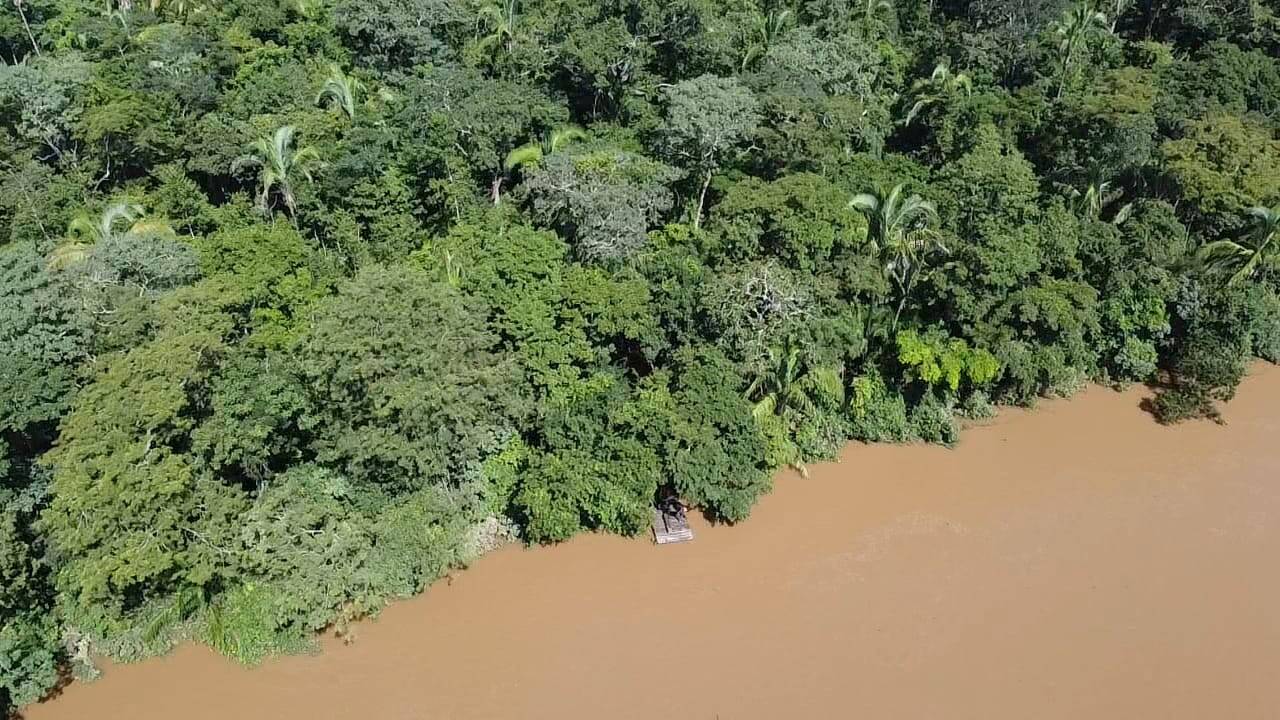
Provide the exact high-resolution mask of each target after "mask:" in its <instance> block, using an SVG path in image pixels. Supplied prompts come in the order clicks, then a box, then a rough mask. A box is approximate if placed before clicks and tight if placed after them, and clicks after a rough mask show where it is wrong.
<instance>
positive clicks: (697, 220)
mask: <svg viewBox="0 0 1280 720" xmlns="http://www.w3.org/2000/svg"><path fill="white" fill-rule="evenodd" d="M710 186H711V171H710V170H708V171H707V177H706V178H705V179H703V181H702V191H701V192H699V193H698V210H697V212H696V213H694V216H693V229H694V230H697V229H698V228H700V227H702V207H703V205H705V204H706V202H707V188H708V187H710Z"/></svg>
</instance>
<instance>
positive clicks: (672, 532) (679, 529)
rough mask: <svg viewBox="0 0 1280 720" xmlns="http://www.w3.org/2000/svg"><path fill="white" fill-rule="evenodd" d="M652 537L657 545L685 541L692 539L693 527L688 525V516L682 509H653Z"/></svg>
mask: <svg viewBox="0 0 1280 720" xmlns="http://www.w3.org/2000/svg"><path fill="white" fill-rule="evenodd" d="M653 539H654V540H656V541H657V543H658V544H659V545H666V544H667V543H678V542H687V541H689V540H692V539H693V528H690V527H689V518H688V516H687V515H685V512H684V509H683V508H680V510H679V511H674V512H673V511H664V510H662V509H660V508H656V507H655V508H654V509H653Z"/></svg>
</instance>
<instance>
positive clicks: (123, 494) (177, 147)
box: [0, 0, 1280, 705]
mask: <svg viewBox="0 0 1280 720" xmlns="http://www.w3.org/2000/svg"><path fill="white" fill-rule="evenodd" d="M1278 58H1280V2H1277V1H1276V0H1213V1H1212V2H1210V1H1209V0H1136V1H1135V0H1081V1H1075V0H1031V1H1030V2H1028V1H1027V0H1016V1H1015V0H674V1H668V0H662V1H658V0H596V1H594V2H587V1H585V0H500V1H499V2H496V3H495V2H486V1H483V0H364V1H363V2H355V1H354V0H222V1H220V2H209V1H207V0H149V2H147V0H106V1H104V0H92V1H90V0H9V1H6V2H4V3H3V7H0V60H2V61H3V65H0V508H2V510H3V513H2V514H0V621H2V622H3V627H2V628H0V704H5V705H21V704H25V703H29V702H32V701H34V700H36V699H38V698H40V697H41V696H42V695H43V694H44V693H45V692H46V691H47V690H48V689H49V688H50V687H52V686H53V685H54V684H55V683H56V682H57V681H58V679H59V677H64V676H65V675H66V674H67V673H69V672H72V671H76V672H82V673H85V672H91V665H89V663H88V658H89V654H90V653H92V652H105V653H108V654H111V655H113V656H115V657H119V658H124V659H130V658H136V657H141V656H143V655H146V654H151V653H155V652H160V651H163V650H165V649H167V648H169V647H171V646H172V645H173V644H174V643H175V642H178V641H179V640H182V639H185V638H195V639H199V640H202V641H204V642H207V643H210V644H211V645H213V646H214V647H216V648H218V649H219V650H221V651H223V652H225V653H227V654H229V655H232V656H235V657H237V658H240V659H242V660H244V661H247V662H253V661H256V660H258V659H260V658H262V657H264V656H265V655H267V654H270V653H273V652H279V651H285V650H289V649H291V648H295V647H300V646H305V645H306V643H307V642H308V640H309V638H311V636H312V634H313V633H314V632H315V631H316V630H318V629H320V628H324V627H326V626H330V625H332V624H335V623H336V624H338V625H339V626H340V625H341V623H343V622H344V621H346V620H349V619H351V618H355V617H359V616H361V615H364V614H367V613H369V612H373V611H376V610H377V609H378V607H379V606H380V605H381V604H382V603H384V602H385V601H386V600H388V599H390V598H395V597H400V596H404V595H408V594H412V593H415V592H418V591H420V590H422V588H423V587H424V586H425V585H427V584H428V583H430V582H432V581H433V580H434V579H436V578H438V577H440V576H441V575H442V574H443V573H445V572H447V571H448V570H449V569H450V568H453V567H457V566H459V565H462V564H465V563H466V562H467V561H468V560H469V559H471V558H474V557H475V556H477V555H478V554H480V553H482V552H484V551H485V550H486V549H489V548H491V547H493V546H495V545H496V544H498V543H502V542H506V541H510V540H517V539H518V540H523V541H526V542H548V541H558V540H563V539H566V538H568V537H570V536H572V535H574V534H575V533H578V532H582V531H584V530H604V531H610V532H617V533H637V532H640V531H641V530H642V529H643V528H645V527H646V523H647V522H648V518H649V512H650V510H649V508H650V506H651V504H652V502H653V500H654V497H655V493H658V492H660V491H663V490H665V489H671V490H674V491H675V492H677V493H679V495H680V496H682V497H683V498H684V499H685V500H686V501H687V502H689V503H691V504H693V505H696V506H698V507H700V508H701V509H702V510H704V511H705V512H706V513H707V514H708V515H710V516H711V517H713V518H716V519H721V520H725V521H737V520H740V519H742V518H744V517H746V516H747V514H748V513H749V512H750V510H751V507H752V504H753V503H754V501H755V500H756V498H757V497H758V496H759V495H760V494H761V493H763V492H765V491H767V490H768V488H769V486H770V478H771V475H772V473H773V471H774V470H776V469H777V468H780V467H783V466H787V465H796V466H800V467H803V463H805V462H809V461H812V460H816V459H821V458H826V457H830V456H832V455H833V454H834V453H835V452H836V451H837V449H838V448H840V447H841V446H842V445H843V444H844V443H846V442H847V441H849V440H850V439H854V440H863V441H869V442H870V441H894V442H898V441H910V440H920V441H927V442H939V443H951V442H953V441H954V440H955V439H956V422H957V418H960V417H974V416H981V415H983V414H988V413H990V412H991V411H992V407H993V406H994V405H996V404H1001V403H1006V404H1008V403H1016V404H1030V403H1033V402H1034V401H1035V400H1036V399H1037V398H1040V397H1045V396H1053V395H1066V394H1069V393H1071V392H1072V391H1074V390H1076V389H1077V388H1079V387H1081V386H1082V385H1083V384H1084V383H1086V382H1088V381H1091V380H1094V381H1104V382H1111V383H1129V382H1143V381H1153V382H1157V383H1159V385H1160V386H1161V387H1162V388H1163V389H1162V391H1161V393H1160V394H1159V397H1158V399H1157V401H1156V403H1155V408H1154V410H1155V412H1156V414H1157V416H1158V417H1159V418H1161V419H1162V420H1164V421H1169V422H1172V421H1176V420H1180V419H1184V418H1192V417H1204V416H1212V415H1213V413H1214V407H1215V403H1217V402H1219V401H1224V400H1227V399H1230V397H1231V395H1232V393H1233V392H1234V390H1235V387H1236V385H1237V383H1238V382H1239V380H1240V377H1241V375H1242V374H1243V372H1244V367H1245V364H1246V362H1247V361H1248V360H1249V359H1251V358H1253V357H1262V358H1265V359H1268V360H1272V361H1275V360H1277V359H1280V295H1278V294H1277V292H1278V290H1280V59H1278Z"/></svg>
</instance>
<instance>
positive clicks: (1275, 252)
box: [1200, 205, 1280, 285]
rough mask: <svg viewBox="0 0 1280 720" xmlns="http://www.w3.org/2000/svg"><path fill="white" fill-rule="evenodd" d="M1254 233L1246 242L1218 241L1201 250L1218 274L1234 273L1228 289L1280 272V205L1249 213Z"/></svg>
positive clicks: (1203, 256)
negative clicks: (1246, 281) (1231, 286)
mask: <svg viewBox="0 0 1280 720" xmlns="http://www.w3.org/2000/svg"><path fill="white" fill-rule="evenodd" d="M1249 216H1250V217H1251V218H1253V229H1252V230H1251V231H1250V232H1249V234H1248V235H1247V236H1245V238H1244V242H1236V241H1235V240H1218V241H1216V242H1211V243H1209V244H1208V245H1205V246H1204V247H1203V248H1201V250H1200V258H1201V260H1203V261H1204V263H1205V265H1206V266H1208V267H1209V268H1210V269H1211V270H1213V271H1215V272H1220V273H1223V274H1226V273H1230V275H1229V276H1228V278H1227V284H1228V285H1236V284H1239V283H1241V282H1243V281H1245V280H1249V279H1252V278H1255V277H1259V276H1262V275H1265V274H1268V273H1273V272H1280V205H1277V206H1276V207H1273V208H1268V207H1261V206H1259V207H1254V208H1250V209H1249Z"/></svg>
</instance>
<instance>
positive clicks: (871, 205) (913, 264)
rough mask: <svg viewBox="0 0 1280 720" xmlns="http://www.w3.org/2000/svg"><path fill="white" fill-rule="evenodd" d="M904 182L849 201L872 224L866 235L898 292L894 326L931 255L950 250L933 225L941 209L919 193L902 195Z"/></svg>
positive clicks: (896, 324) (894, 327) (851, 206)
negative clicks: (907, 195)
mask: <svg viewBox="0 0 1280 720" xmlns="http://www.w3.org/2000/svg"><path fill="white" fill-rule="evenodd" d="M902 188H903V186H902V185H901V184H899V185H897V186H895V187H894V188H893V189H892V190H890V191H889V192H888V193H887V194H886V193H884V192H883V191H877V192H874V193H863V194H861V195H857V196H855V197H854V198H853V200H850V201H849V207H850V208H852V209H854V210H857V211H858V212H860V213H862V214H863V215H864V216H866V218H867V223H868V225H869V228H868V231H867V237H868V239H869V240H870V241H871V246H872V248H874V249H875V251H876V253H877V255H879V258H880V267H881V268H882V271H883V272H884V274H885V276H886V277H887V278H888V279H889V280H890V281H891V282H892V283H893V284H894V286H895V288H896V290H897V292H898V296H899V297H898V309H897V311H896V312H895V313H894V315H893V325H892V329H894V330H896V329H897V327H898V320H899V318H900V317H901V316H902V310H903V308H905V307H906V304H907V298H908V297H909V296H910V294H911V289H912V287H913V286H914V285H915V282H916V280H917V279H919V277H920V274H921V273H922V272H923V270H924V269H925V266H926V264H927V263H928V261H929V259H930V257H931V256H933V255H934V254H937V253H939V252H941V253H944V254H945V253H947V252H949V251H948V250H947V248H946V247H945V246H944V245H943V244H942V242H941V241H940V240H939V238H938V236H937V233H935V232H934V231H933V230H932V229H930V227H929V226H930V225H931V224H932V223H934V222H936V221H937V219H938V209H937V208H936V207H935V206H934V205H933V203H931V202H929V201H927V200H925V199H923V198H921V197H920V196H919V195H911V196H910V197H906V198H904V197H903V193H902Z"/></svg>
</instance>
